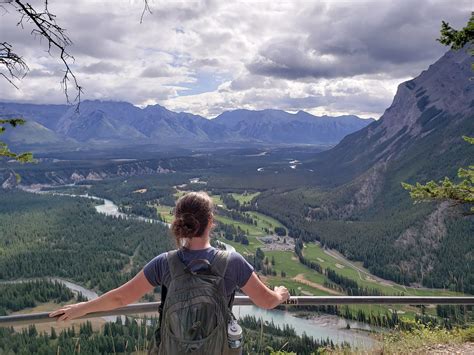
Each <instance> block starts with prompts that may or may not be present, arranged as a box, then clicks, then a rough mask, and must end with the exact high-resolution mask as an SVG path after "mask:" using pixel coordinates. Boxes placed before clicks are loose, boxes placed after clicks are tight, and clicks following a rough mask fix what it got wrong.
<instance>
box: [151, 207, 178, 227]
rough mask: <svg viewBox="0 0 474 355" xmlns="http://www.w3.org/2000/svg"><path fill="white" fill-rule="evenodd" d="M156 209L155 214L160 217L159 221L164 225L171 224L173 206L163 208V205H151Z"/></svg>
mask: <svg viewBox="0 0 474 355" xmlns="http://www.w3.org/2000/svg"><path fill="white" fill-rule="evenodd" d="M153 207H155V208H156V212H157V213H158V214H159V215H160V216H161V219H162V220H163V221H165V222H166V223H171V222H173V214H172V213H171V212H172V211H173V208H174V207H173V206H165V205H153Z"/></svg>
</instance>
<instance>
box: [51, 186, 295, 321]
mask: <svg viewBox="0 0 474 355" xmlns="http://www.w3.org/2000/svg"><path fill="white" fill-rule="evenodd" d="M213 209H214V206H213V202H212V200H211V198H210V197H209V196H208V195H207V194H206V193H205V192H191V193H188V194H186V195H184V196H182V197H181V198H180V199H179V200H178V202H177V204H176V208H175V216H174V220H173V223H172V226H171V229H172V232H173V234H174V236H175V238H176V244H177V246H178V256H179V258H180V260H181V261H182V262H183V263H184V264H185V265H189V264H190V262H191V261H192V260H196V259H207V260H208V261H209V262H211V261H212V259H213V257H214V256H215V255H216V253H217V249H215V248H213V247H212V246H211V245H210V232H211V230H212V227H213V221H214V216H213ZM165 277H169V266H168V263H167V253H162V254H160V255H158V256H157V257H155V258H154V259H153V260H151V261H150V262H149V263H148V264H147V265H146V266H145V267H144V268H143V269H142V270H141V271H140V272H139V273H138V274H137V275H136V276H135V277H134V278H133V279H131V280H130V281H128V282H127V283H125V284H123V285H122V286H120V287H118V288H116V289H113V290H111V291H109V292H107V293H105V294H103V295H102V296H100V297H99V298H96V299H95V300H90V301H87V302H82V303H77V304H72V305H67V306H64V307H63V308H61V309H59V310H56V311H54V312H51V313H50V315H49V316H50V317H58V319H57V320H58V321H68V320H71V319H75V318H79V317H82V316H84V315H86V314H88V313H92V312H100V311H108V310H112V309H115V308H119V307H123V306H126V305H127V304H130V303H133V302H136V301H138V300H139V299H140V298H141V297H142V296H143V295H145V294H146V293H148V292H151V291H152V290H153V289H154V288H155V287H156V286H158V285H160V284H161V280H163V278H165ZM224 283H225V291H226V293H227V297H228V298H229V300H230V297H232V294H233V293H234V291H235V289H236V288H237V287H240V289H241V290H242V291H243V292H244V293H245V294H246V295H247V296H249V297H250V299H251V300H252V301H253V303H255V304H256V305H257V306H259V307H262V308H266V309H271V308H274V307H276V306H277V305H279V304H280V303H282V302H285V301H286V300H287V299H288V298H289V293H288V290H287V289H286V288H285V287H284V286H279V287H275V289H274V290H271V289H269V288H268V287H267V286H265V284H263V283H262V282H261V281H260V279H259V278H258V276H257V275H256V274H255V272H254V271H253V267H252V266H251V265H250V264H249V263H248V262H247V261H246V260H245V259H244V258H243V257H242V256H241V255H240V254H239V253H237V252H232V253H231V254H230V256H229V259H228V265H227V269H226V272H225V276H224Z"/></svg>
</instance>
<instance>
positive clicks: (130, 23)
mask: <svg viewBox="0 0 474 355" xmlns="http://www.w3.org/2000/svg"><path fill="white" fill-rule="evenodd" d="M32 4H33V6H42V5H43V2H42V1H40V0H36V1H33V2H32ZM470 5H471V4H470V1H469V0H459V1H457V2H456V6H453V5H452V2H449V1H441V0H420V1H417V2H416V6H414V5H413V2H412V1H408V0H400V1H396V2H395V1H389V0H385V1H375V0H357V1H355V0H354V1H350V2H348V1H329V0H327V1H305V0H294V1H287V0H273V1H270V0H262V1H250V0H240V1H218V0H189V1H176V0H151V1H150V7H151V11H152V13H151V14H149V13H146V14H145V16H144V21H143V23H140V16H141V13H142V10H143V1H142V0H120V1H112V0H105V1H89V0H77V1H75V2H74V4H73V5H71V3H70V2H66V1H58V0H56V1H50V2H49V7H50V9H51V10H52V12H53V13H55V14H56V15H57V21H58V23H59V24H61V25H63V26H64V27H65V28H66V29H67V33H68V35H69V36H70V37H71V40H72V41H73V45H72V46H71V47H70V48H69V51H70V53H71V54H72V55H73V56H74V57H75V61H74V63H72V62H71V67H72V68H73V70H74V71H75V73H76V74H77V77H78V80H79V82H80V84H81V85H82V86H83V87H84V95H83V98H84V99H95V98H100V99H104V100H106V99H111V100H124V101H129V102H132V103H133V104H136V105H147V104H155V103H159V104H162V105H165V106H166V107H168V108H170V109H175V110H179V111H188V112H192V113H196V114H201V115H204V116H209V117H212V116H215V115H218V114H220V113H221V112H222V111H224V110H232V109H236V108H248V109H265V108H277V109H285V110H289V111H297V110H300V109H304V110H307V111H310V112H312V113H316V114H325V113H326V114H344V113H351V114H360V115H363V116H366V117H369V116H373V117H377V116H379V115H380V114H381V113H382V112H383V111H384V109H385V108H386V107H387V106H388V105H389V104H390V102H391V100H392V98H393V95H394V93H395V90H396V87H397V85H398V84H399V83H400V82H401V81H404V80H407V79H409V78H411V77H413V76H415V75H418V74H419V73H420V72H421V70H424V69H426V68H427V66H428V65H429V64H431V63H433V62H434V61H435V60H436V59H438V58H439V57H440V56H441V55H442V54H443V53H444V52H445V51H446V48H445V47H443V46H442V45H440V44H439V43H437V42H436V41H435V38H436V37H438V35H439V28H440V23H441V20H446V21H448V22H450V23H451V24H452V25H453V26H454V27H462V26H464V25H465V23H466V22H467V19H468V17H469V16H470V10H471V9H470ZM5 6H9V5H5ZM0 16H1V18H0V33H1V38H0V39H1V40H2V41H3V40H5V41H8V42H9V43H11V44H12V45H13V47H14V49H15V51H16V52H17V53H18V54H20V55H21V56H23V58H24V59H25V61H26V62H27V63H28V65H29V66H30V69H31V71H30V73H29V75H27V76H26V77H25V78H24V79H23V80H22V81H21V82H18V83H17V84H18V85H19V87H20V89H19V90H16V89H14V88H13V87H12V86H11V85H9V84H8V83H6V82H5V81H0V100H9V101H29V102H41V103H64V102H65V97H64V93H63V92H62V90H61V86H60V84H59V83H60V80H61V77H62V74H63V70H64V68H63V67H62V64H61V62H60V61H59V60H58V58H57V57H55V56H50V55H49V54H48V53H47V46H46V43H44V41H43V42H40V41H38V40H37V39H35V38H34V37H33V36H31V35H30V32H31V29H32V25H31V24H25V28H24V29H21V28H19V27H17V26H16V23H17V22H18V20H19V17H18V14H17V13H16V12H15V11H11V10H9V12H8V13H6V14H4V15H0ZM53 54H54V53H53Z"/></svg>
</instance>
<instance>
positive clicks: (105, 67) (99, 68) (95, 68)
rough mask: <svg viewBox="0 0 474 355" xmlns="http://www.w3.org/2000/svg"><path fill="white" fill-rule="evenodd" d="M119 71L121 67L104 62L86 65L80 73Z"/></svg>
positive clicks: (81, 68) (80, 69)
mask: <svg viewBox="0 0 474 355" xmlns="http://www.w3.org/2000/svg"><path fill="white" fill-rule="evenodd" d="M119 70H120V67H119V66H118V65H114V64H112V63H107V62H102V61H100V62H95V63H91V64H89V65H84V66H82V67H80V68H79V71H80V72H82V73H87V74H101V73H116V72H118V71H119Z"/></svg>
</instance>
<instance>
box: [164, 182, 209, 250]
mask: <svg viewBox="0 0 474 355" xmlns="http://www.w3.org/2000/svg"><path fill="white" fill-rule="evenodd" d="M213 212H214V204H213V202H212V200H211V198H210V197H209V195H208V194H207V193H205V192H204V191H199V192H189V193H187V194H186V195H184V196H181V197H180V198H179V199H178V202H176V207H175V210H174V220H173V222H172V223H171V230H172V232H173V234H174V236H175V238H176V245H177V247H178V248H179V247H181V246H182V245H183V244H182V240H183V239H187V238H199V237H201V236H202V235H203V234H204V232H205V230H206V228H207V226H208V224H209V221H210V220H211V219H212V217H213Z"/></svg>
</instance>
